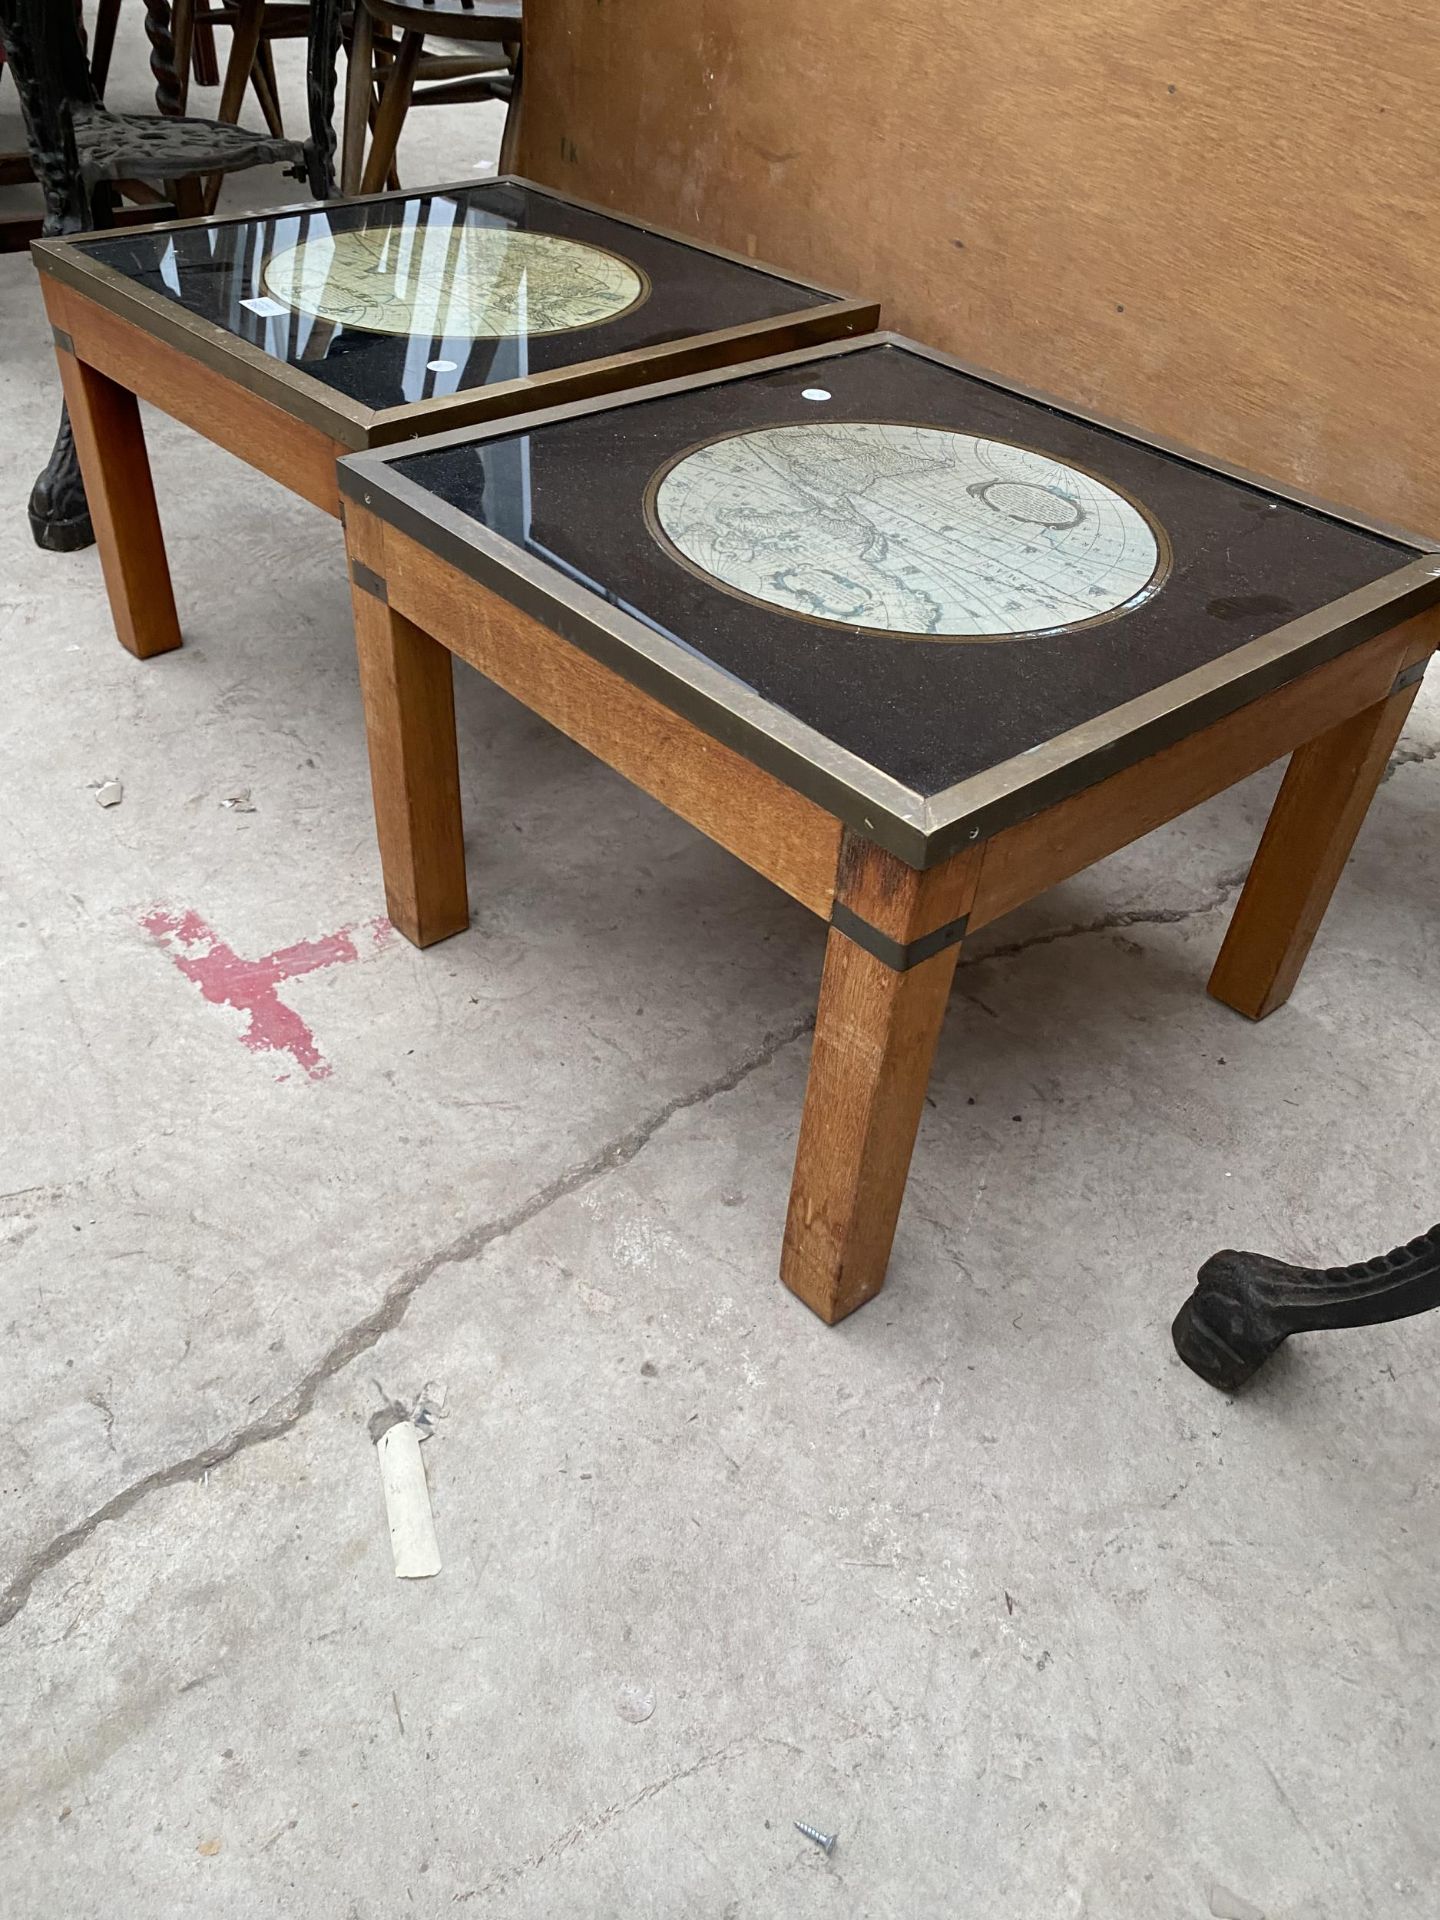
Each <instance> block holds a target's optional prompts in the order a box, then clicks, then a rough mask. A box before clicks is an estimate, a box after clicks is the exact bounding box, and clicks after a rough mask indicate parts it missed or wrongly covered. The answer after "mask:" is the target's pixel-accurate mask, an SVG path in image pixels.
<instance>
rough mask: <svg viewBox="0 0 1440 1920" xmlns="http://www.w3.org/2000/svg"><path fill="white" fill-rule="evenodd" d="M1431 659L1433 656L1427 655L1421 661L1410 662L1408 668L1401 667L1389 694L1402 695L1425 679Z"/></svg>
mask: <svg viewBox="0 0 1440 1920" xmlns="http://www.w3.org/2000/svg"><path fill="white" fill-rule="evenodd" d="M1433 658H1434V655H1433V654H1429V653H1427V654H1426V656H1425V658H1424V659H1423V660H1412V661H1411V663H1410V665H1409V666H1408V667H1402V668H1401V669H1400V671H1399V673H1397V674H1396V676H1395V684H1394V686H1393V687H1391V689H1390V691H1391V693H1392V694H1395V693H1404V691H1405V689H1406V688H1407V687H1415V686H1418V685H1419V684H1420V682H1421V681H1422V680H1423V679H1424V678H1425V669H1426V668H1427V667H1428V666H1429V664H1430V662H1431V660H1432V659H1433Z"/></svg>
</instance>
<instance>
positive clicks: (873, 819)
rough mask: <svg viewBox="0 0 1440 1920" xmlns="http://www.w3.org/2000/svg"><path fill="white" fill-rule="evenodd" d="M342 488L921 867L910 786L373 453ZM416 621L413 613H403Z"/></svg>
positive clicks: (921, 841) (919, 814)
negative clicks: (514, 542) (508, 539)
mask: <svg viewBox="0 0 1440 1920" xmlns="http://www.w3.org/2000/svg"><path fill="white" fill-rule="evenodd" d="M339 474H340V482H341V488H342V491H343V492H344V493H345V494H346V495H347V496H348V497H349V498H350V499H352V500H354V501H356V502H357V503H358V504H359V505H361V506H363V507H364V508H365V509H366V510H367V511H368V512H370V513H372V514H374V515H375V517H376V518H377V519H380V520H383V521H385V522H386V523H387V524H388V525H390V526H393V527H394V528H396V530H397V531H398V532H400V533H402V534H404V535H405V536H406V537H407V538H409V539H411V540H413V541H415V542H416V544H417V545H419V546H420V547H422V548H423V549H424V550H426V551H427V552H429V553H432V554H434V555H435V556H436V557H437V558H438V559H440V560H442V561H444V562H445V563H446V564H448V565H450V566H452V567H454V568H456V569H457V571H459V572H460V573H463V574H465V575H466V576H467V578H469V579H471V580H474V581H475V582H476V583H477V585H479V586H481V587H483V588H485V589H486V590H487V591H489V592H492V593H494V594H496V595H497V596H498V597H499V598H500V599H502V600H504V601H506V602H507V603H508V604H509V605H511V606H513V607H516V608H518V609H519V610H520V611H521V612H522V613H525V614H528V615H530V617H531V618H533V619H536V620H539V621H540V622H541V624H542V625H544V626H546V627H548V628H549V629H550V630H551V632H553V633H556V634H558V635H559V636H560V638H561V639H562V640H566V641H568V642H569V643H570V644H571V645H572V646H576V647H579V648H580V649H581V650H582V651H583V652H585V653H588V654H589V655H590V656H591V657H592V658H593V659H596V660H598V661H599V662H600V663H601V664H602V665H603V666H606V667H609V668H611V669H612V670H613V671H614V672H616V673H618V674H620V676H621V677H622V678H623V679H625V680H628V681H629V682H630V683H631V684H632V685H634V686H637V687H639V688H640V689H641V691H642V692H645V693H648V694H651V695H653V696H654V697H655V698H656V699H658V700H660V701H662V702H663V703H664V705H666V706H667V707H670V708H671V709H672V710H673V711H674V712H676V713H678V714H679V715H680V716H681V717H682V719H686V720H689V721H691V722H692V723H693V724H694V725H696V726H698V727H700V728H702V729H703V730H704V731H705V732H706V733H708V734H710V735H711V736H712V737H713V738H714V739H717V740H720V741H722V742H723V743H724V744H725V745H726V746H730V747H734V748H735V749H736V750H737V751H738V752H740V753H743V754H744V756H745V757H746V759H748V760H751V761H753V762H754V763H755V765H756V766H758V767H760V768H762V769H763V770H764V771H765V772H767V773H771V774H774V775H775V777H776V778H777V779H780V780H783V781H784V783H785V784H786V785H787V786H789V787H793V788H794V789H795V791H796V792H797V793H801V794H803V795H804V796H805V797H806V798H807V799H810V800H813V801H815V802H816V804H817V805H818V806H820V807H822V808H824V810H825V811H826V812H827V813H830V814H833V815H834V816H835V817H836V818H837V819H839V820H841V821H843V822H844V823H845V824H846V825H847V826H850V827H853V828H855V829H856V830H857V831H858V832H860V833H862V834H864V835H865V836H866V837H867V838H868V839H870V840H873V841H874V842H875V843H876V844H877V845H879V846H882V847H885V848H886V849H887V850H888V851H890V852H891V853H894V854H895V855H897V856H898V858H900V859H901V860H904V861H905V862H906V864H907V865H909V866H920V865H922V864H924V851H925V843H926V835H925V830H924V826H923V821H924V814H925V801H924V797H923V796H922V795H921V794H918V793H916V792H914V791H912V790H911V789H910V788H909V787H906V786H904V785H902V784H901V782H899V781H898V780H895V779H892V778H891V776H890V775H889V774H886V773H882V772H881V770H880V769H879V768H878V767H874V766H872V765H870V763H869V762H868V761H865V760H861V759H860V758H859V757H858V756H857V755H855V754H852V753H850V752H849V751H848V750H847V749H846V748H844V747H841V746H839V745H837V744H836V743H835V742H834V741H833V740H829V739H827V738H826V737H825V736H824V735H823V734H821V733H818V732H816V731H815V729H814V728H812V727H808V726H806V725H805V723H804V722H803V721H801V720H797V719H796V718H795V717H794V716H793V715H792V714H788V713H786V712H785V711H784V710H783V709H782V708H779V707H776V706H773V705H772V704H771V703H770V702H769V701H767V700H765V699H763V698H762V697H761V696H760V695H759V694H757V693H755V692H754V691H753V690H752V689H751V688H749V687H746V686H744V685H742V684H741V683H740V682H739V681H737V680H736V679H734V678H733V676H731V675H730V674H727V673H725V672H724V671H723V670H722V669H721V668H719V667H717V666H715V665H714V664H713V663H712V662H711V661H708V660H705V659H702V658H701V657H700V656H699V655H698V654H692V653H690V652H689V651H688V650H686V649H684V648H682V647H679V646H677V645H676V643H675V642H674V641H673V640H671V639H670V638H669V637H668V636H667V635H665V634H664V633H662V632H660V631H659V629H658V628H655V627H651V626H648V625H646V624H645V622H644V621H642V620H639V619H636V618H635V617H634V616H633V615H631V614H628V613H625V612H623V611H622V610H621V609H620V608H618V607H613V606H611V605H610V604H609V603H608V602H607V601H605V600H602V599H601V598H600V597H599V595H597V594H595V593H592V592H591V591H590V590H589V589H588V588H586V587H583V586H581V585H579V584H578V583H577V582H574V581H571V580H567V579H566V578H565V577H564V575H563V574H561V573H560V572H559V570H558V569H557V568H555V567H553V566H551V565H549V564H548V563H546V562H543V561H539V560H535V559H533V558H532V557H531V556H530V555H528V554H526V553H523V552H522V551H521V550H520V549H519V548H518V547H514V546H512V545H511V544H510V542H508V541H506V540H502V539H501V538H500V536H499V535H498V534H493V533H491V532H490V531H489V530H488V529H487V528H485V527H482V526H480V525H479V524H478V523H477V522H475V521H474V520H472V519H470V518H469V516H468V515H466V514H464V513H462V512H460V511H459V509H458V508H454V507H450V506H447V505H446V503H445V502H444V501H441V500H437V499H436V498H435V497H434V495H433V494H429V493H427V492H425V491H424V489H423V488H421V487H417V486H415V485H414V484H413V483H412V482H411V481H409V480H407V479H405V478H404V477H403V476H402V475H400V474H397V473H393V472H391V471H390V470H389V469H388V468H387V467H386V466H385V465H384V464H383V461H382V457H381V456H379V455H375V454H364V455H360V456H356V457H352V458H350V459H347V460H342V461H341V463H340V467H339ZM407 618H410V619H413V620H416V622H417V624H420V625H423V624H424V620H423V614H421V613H419V612H418V610H417V609H414V608H411V609H408V610H407Z"/></svg>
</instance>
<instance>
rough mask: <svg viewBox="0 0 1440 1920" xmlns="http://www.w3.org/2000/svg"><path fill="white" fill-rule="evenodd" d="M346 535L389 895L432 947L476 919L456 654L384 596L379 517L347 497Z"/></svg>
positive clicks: (416, 936)
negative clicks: (468, 864) (458, 734)
mask: <svg viewBox="0 0 1440 1920" xmlns="http://www.w3.org/2000/svg"><path fill="white" fill-rule="evenodd" d="M346 544H347V547H348V549H349V554H350V563H351V581H352V586H351V597H352V600H353V603H354V608H355V643H356V648H357V651H358V653H359V657H360V691H361V696H362V698H363V700H364V704H365V731H366V739H367V744H368V746H369V750H370V782H371V788H372V791H373V793H374V797H375V829H376V834H377V837H378V839H379V842H380V866H381V870H382V872H383V874H384V879H385V904H386V908H387V911H388V912H389V915H390V919H391V921H392V922H393V924H394V925H395V926H396V927H398V928H399V930H400V932H401V933H403V934H404V935H405V937H406V939H407V940H412V941H414V943H415V945H416V946H417V947H429V946H433V945H434V944H435V942H436V941H437V940H445V939H448V938H449V936H450V935H451V934H452V933H461V932H463V931H464V929H465V928H466V927H467V926H468V925H469V924H470V907H469V901H468V898H467V895H466V891H465V842H464V833H463V826H462V821H461V815H460V769H459V760H458V756H457V753H456V747H455V694H454V684H453V672H452V666H451V659H450V655H449V653H448V651H447V650H446V649H445V648H444V647H442V646H441V645H440V643H439V641H438V640H435V639H432V638H431V636H430V635H429V634H428V633H425V632H423V631H422V630H421V629H420V628H419V627H417V626H414V625H412V624H411V622H410V621H408V620H406V619H405V618H404V617H403V616H402V615H400V614H398V613H396V612H395V611H394V610H393V609H392V608H391V607H390V605H389V604H388V602H387V601H386V600H385V599H384V598H383V597H382V596H383V594H384V579H383V566H384V545H383V535H382V532H381V528H380V524H379V522H378V521H375V520H372V519H370V518H369V516H368V515H365V514H363V513H361V512H360V511H359V509H357V508H355V507H354V506H349V507H347V511H346Z"/></svg>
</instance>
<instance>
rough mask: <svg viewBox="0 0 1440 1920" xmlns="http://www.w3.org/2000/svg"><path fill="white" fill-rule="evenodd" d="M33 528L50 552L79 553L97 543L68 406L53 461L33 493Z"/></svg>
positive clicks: (64, 413)
mask: <svg viewBox="0 0 1440 1920" xmlns="http://www.w3.org/2000/svg"><path fill="white" fill-rule="evenodd" d="M30 531H31V532H32V533H33V534H34V536H35V544H36V546H37V547H44V548H46V549H47V550H48V551H49V552H50V553H78V551H79V550H80V548H81V547H93V546H94V544H95V529H94V528H93V527H92V526H91V524H90V508H89V506H88V505H87V504H86V500H85V482H84V481H83V480H82V479H81V478H80V462H79V460H78V459H77V458H76V455H75V440H74V436H73V435H72V434H71V432H70V415H69V414H68V413H67V412H66V411H65V410H64V409H62V410H61V414H60V431H59V433H57V434H56V436H55V451H54V452H53V453H52V454H51V455H50V464H49V466H47V467H46V468H45V470H44V472H43V473H42V474H41V475H40V477H39V479H38V480H37V481H36V482H35V486H34V489H33V490H32V492H31V495H30Z"/></svg>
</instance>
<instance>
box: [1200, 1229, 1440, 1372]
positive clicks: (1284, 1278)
mask: <svg viewBox="0 0 1440 1920" xmlns="http://www.w3.org/2000/svg"><path fill="white" fill-rule="evenodd" d="M1196 1280H1197V1285H1196V1288H1195V1291H1194V1293H1192V1294H1191V1296H1190V1298H1189V1299H1188V1300H1187V1301H1186V1302H1185V1304H1184V1306H1183V1307H1181V1309H1180V1311H1179V1313H1177V1314H1176V1316H1175V1324H1174V1326H1173V1328H1172V1329H1171V1333H1172V1335H1173V1337H1174V1340H1175V1351H1176V1352H1177V1353H1178V1354H1179V1356H1180V1358H1181V1359H1182V1360H1183V1361H1184V1362H1185V1364H1186V1366H1187V1367H1189V1368H1191V1369H1192V1371H1193V1372H1195V1373H1198V1374H1199V1376H1200V1378H1201V1379H1202V1380H1208V1381H1209V1382H1210V1385H1211V1386H1212V1387H1219V1388H1221V1389H1222V1390H1223V1391H1224V1392H1226V1393H1234V1392H1235V1391H1236V1390H1237V1389H1238V1388H1240V1387H1243V1386H1244V1384H1245V1382H1246V1381H1247V1380H1248V1379H1249V1378H1250V1377H1251V1375H1252V1374H1254V1373H1257V1372H1258V1371H1259V1369H1260V1368H1261V1367H1262V1366H1263V1365H1264V1363H1265V1362H1266V1361H1267V1360H1268V1359H1269V1358H1270V1356H1271V1354H1272V1353H1274V1352H1275V1350H1276V1348H1277V1347H1279V1346H1280V1345H1281V1344H1282V1343H1283V1342H1284V1341H1286V1340H1288V1339H1289V1337H1290V1335H1291V1334H1292V1333H1320V1332H1324V1331H1326V1330H1328V1329H1330V1328H1334V1327H1370V1326H1376V1325H1378V1324H1379V1323H1380V1322H1381V1321H1382V1320H1408V1319H1409V1318H1410V1317H1411V1315H1412V1314H1416V1313H1429V1312H1430V1311H1431V1309H1432V1308H1434V1307H1440V1227H1432V1228H1431V1229H1430V1231H1429V1233H1427V1234H1422V1235H1421V1237H1420V1238H1419V1239H1418V1240H1411V1241H1409V1242H1408V1243H1407V1244H1406V1245H1405V1246H1403V1247H1397V1248H1396V1249H1395V1251H1394V1252H1393V1253H1387V1254H1383V1255H1382V1256H1381V1257H1380V1259H1378V1260H1362V1261H1361V1262H1359V1264H1358V1265H1356V1266H1353V1267H1326V1268H1323V1269H1321V1268H1318V1267H1292V1266H1289V1265H1287V1264H1286V1262H1285V1261H1283V1260H1272V1259H1270V1258H1269V1257H1268V1256H1267V1255H1266V1254H1263V1253H1235V1252H1233V1251H1226V1252H1224V1253H1217V1254H1213V1255H1212V1256H1211V1258H1210V1259H1208V1260H1207V1261H1206V1262H1205V1264H1204V1266H1203V1267H1201V1269H1200V1271H1199V1273H1198V1274H1197V1276H1196Z"/></svg>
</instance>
